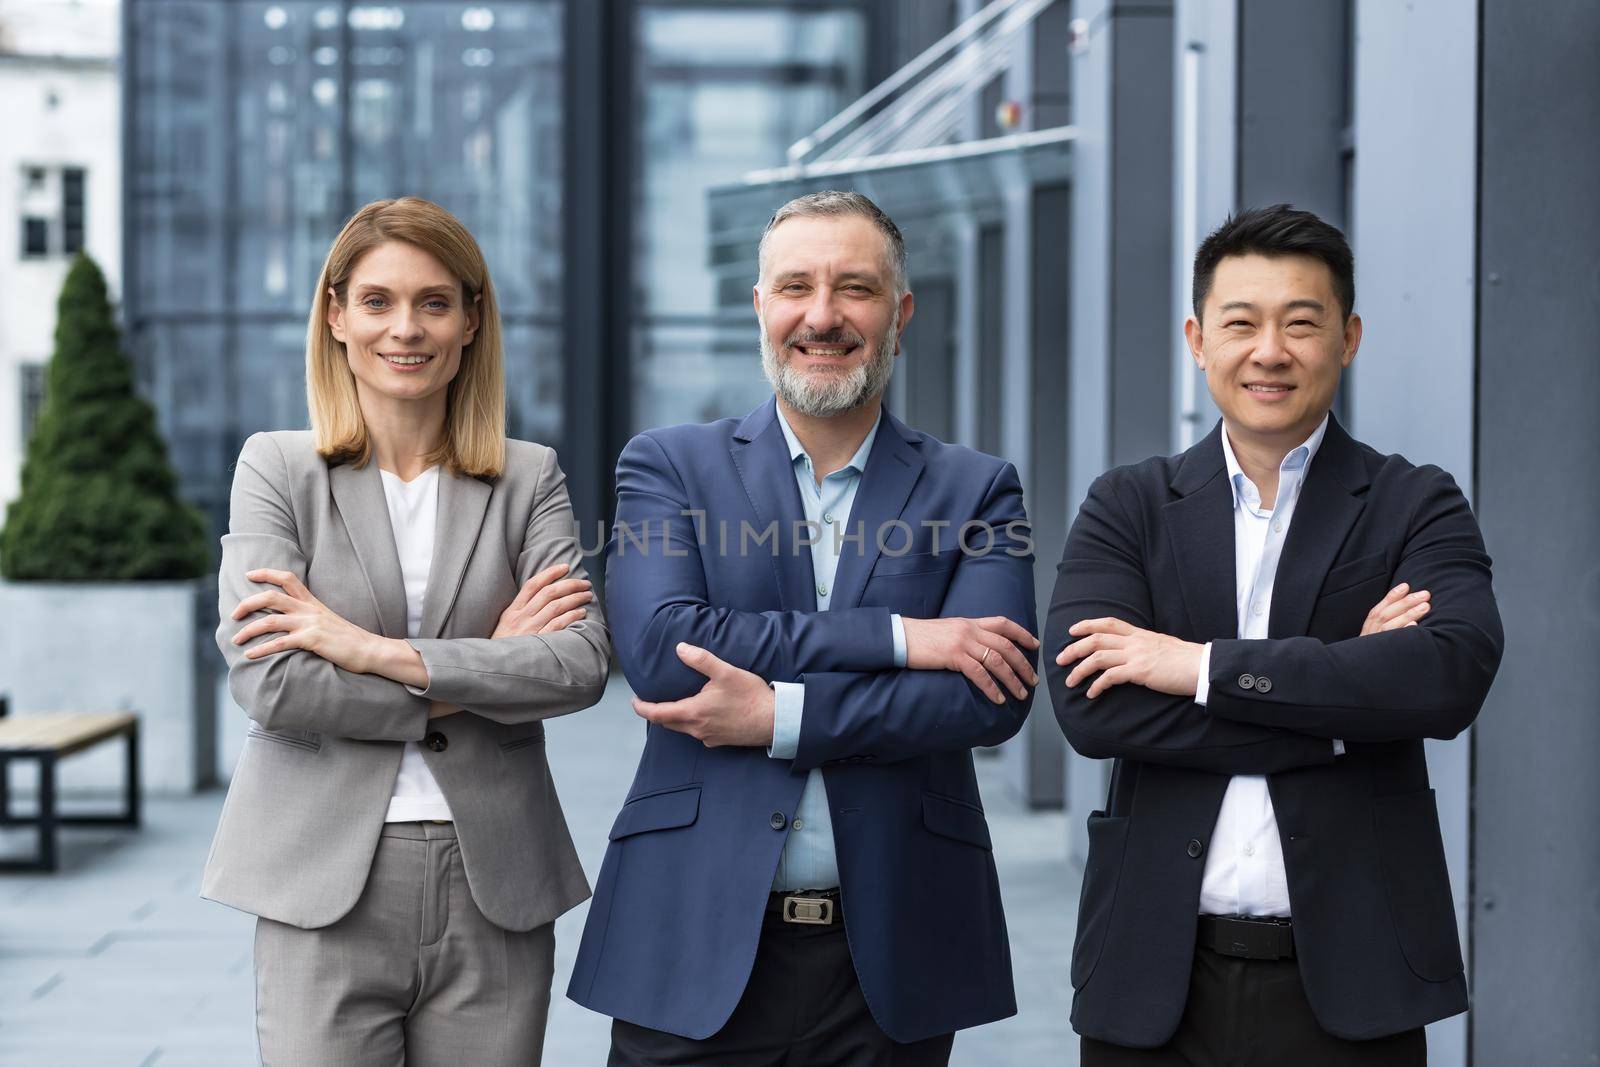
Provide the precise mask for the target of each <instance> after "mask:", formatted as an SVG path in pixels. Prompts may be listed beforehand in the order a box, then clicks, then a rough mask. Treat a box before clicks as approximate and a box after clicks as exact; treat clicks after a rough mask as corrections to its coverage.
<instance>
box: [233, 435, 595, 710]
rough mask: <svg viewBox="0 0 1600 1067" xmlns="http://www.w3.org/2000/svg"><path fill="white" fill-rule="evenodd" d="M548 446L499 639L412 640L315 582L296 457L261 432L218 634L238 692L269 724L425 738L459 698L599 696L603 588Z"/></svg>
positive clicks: (526, 706) (240, 479)
mask: <svg viewBox="0 0 1600 1067" xmlns="http://www.w3.org/2000/svg"><path fill="white" fill-rule="evenodd" d="M546 456H547V458H546V469H545V470H544V471H543V472H541V474H540V478H539V481H540V487H539V493H538V503H537V504H536V505H535V507H534V509H533V513H532V514H531V515H530V516H529V519H528V525H527V528H526V530H525V532H524V537H523V544H522V546H521V551H520V554H519V556H518V559H517V570H518V576H519V578H522V579H524V581H523V585H522V587H521V589H520V590H519V592H518V594H517V596H516V597H515V598H514V599H513V600H512V601H511V603H509V604H508V605H507V606H506V607H505V609H504V610H503V611H502V613H501V615H500V618H499V620H498V622H497V624H496V627H495V630H494V631H493V633H492V634H491V635H490V638H491V639H473V638H454V639H442V640H429V641H421V640H418V641H412V642H408V641H403V640H398V639H393V638H385V637H382V636H381V635H378V634H374V633H371V632H369V631H367V630H364V629H362V628H361V627H359V626H356V625H355V624H354V623H351V622H350V621H348V620H346V619H344V618H342V617H340V616H339V615H338V614H336V613H335V612H333V611H332V610H330V609H329V608H328V607H327V606H326V605H325V604H323V603H322V601H321V600H320V599H318V598H317V597H316V596H315V595H314V594H313V593H312V591H311V590H310V589H308V588H307V587H306V584H305V579H306V574H307V568H308V562H309V561H308V560H307V558H306V556H305V554H304V552H303V551H302V550H301V548H300V540H299V536H298V532H297V529H296V526H295V521H294V516H293V512H292V509H291V508H290V506H289V504H288V501H287V499H286V498H285V495H284V493H283V491H282V490H281V489H280V488H279V487H280V486H286V485H287V484H288V479H289V474H288V470H287V465H286V463H285V460H284V458H283V455H282V453H281V452H280V451H279V450H278V446H277V445H276V443H274V442H273V441H272V440H271V439H270V438H268V437H266V436H263V435H258V436H256V437H253V438H251V439H250V441H248V442H246V444H245V448H244V450H243V452H242V453H241V454H240V457H239V463H238V468H237V471H236V474H235V476H234V482H233V492H232V498H231V504H230V518H229V532H228V534H227V536H225V537H224V538H223V539H222V565H221V568H220V572H219V577H218V599H219V607H220V614H221V617H222V619H221V624H220V625H219V626H218V628H217V645H218V647H219V648H221V649H222V653H223V656H224V658H225V659H226V660H227V663H228V686H229V689H230V691H231V692H232V693H233V697H234V699H235V700H236V701H238V703H239V705H240V706H241V707H242V708H244V709H245V711H246V712H247V713H248V714H249V715H250V717H251V718H253V719H255V720H256V721H257V722H258V723H260V724H261V725H262V726H263V727H266V728H267V729H285V728H287V729H299V730H312V731H316V732H318V733H324V734H329V735H331V736H336V737H348V738H355V739H359V740H388V741H408V740H420V739H421V738H422V736H423V734H424V733H425V732H426V730H427V723H428V720H429V719H430V718H437V717H440V716H443V715H450V714H456V713H458V712H460V711H461V710H463V709H465V710H469V711H471V712H473V713H474V714H477V715H481V716H483V717H485V718H490V719H494V720H495V721H498V722H502V723H515V722H523V721H532V720H534V719H541V718H546V717H548V716H551V715H558V714H562V713H564V712H568V711H576V710H577V709H579V708H582V707H587V706H588V705H589V704H592V703H593V702H594V701H595V700H596V699H598V698H599V694H600V692H601V690H602V689H603V688H604V685H605V677H606V668H607V663H608V659H609V653H610V646H609V642H608V639H607V636H606V631H605V627H604V624H603V622H602V621H601V620H600V619H599V618H598V615H597V616H596V618H595V619H593V620H589V621H585V618H586V615H587V613H588V610H589V606H590V602H591V600H592V597H593V595H592V593H591V592H590V591H589V588H588V586H589V583H588V582H587V580H586V579H585V578H584V577H583V571H582V562H581V558H580V556H579V553H578V550H577V547H576V544H575V542H574V540H573V537H572V533H571V531H572V525H571V510H570V505H569V504H568V502H567V492H566V486H565V482H564V479H563V477H562V475H561V472H560V469H559V468H558V467H557V466H556V464H555V459H554V455H553V454H551V453H547V454H546ZM568 574H571V575H572V577H567V575H568ZM357 580H361V579H359V578H357ZM578 623H582V625H576V624H578Z"/></svg>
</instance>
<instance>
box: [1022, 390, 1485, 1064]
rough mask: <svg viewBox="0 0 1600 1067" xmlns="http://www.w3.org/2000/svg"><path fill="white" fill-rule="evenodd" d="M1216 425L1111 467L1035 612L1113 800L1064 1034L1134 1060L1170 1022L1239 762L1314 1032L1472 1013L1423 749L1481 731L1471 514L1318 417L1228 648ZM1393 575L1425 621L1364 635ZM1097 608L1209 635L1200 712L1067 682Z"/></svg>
mask: <svg viewBox="0 0 1600 1067" xmlns="http://www.w3.org/2000/svg"><path fill="white" fill-rule="evenodd" d="M1221 434H1222V430H1221V427H1220V424H1219V426H1218V428H1217V429H1215V430H1213V431H1212V432H1211V433H1210V434H1209V435H1207V437H1206V438H1205V440H1203V441H1201V442H1200V443H1199V444H1197V445H1195V446H1194V447H1193V448H1191V449H1189V450H1188V451H1187V452H1185V453H1183V454H1182V455H1179V456H1172V457H1158V458H1155V459H1149V460H1146V461H1144V462H1143V463H1139V464H1136V465H1134V466H1130V467H1119V468H1117V469H1116V470H1113V471H1110V472H1108V473H1107V474H1105V475H1102V476H1101V477H1100V478H1099V479H1097V480H1096V481H1095V483H1094V485H1092V486H1091V487H1090V489H1089V495H1088V498H1087V499H1086V500H1085V501H1084V502H1083V506H1082V507H1081V508H1080V509H1079V511H1078V518H1077V520H1076V521H1075V522H1074V523H1073V525H1072V531H1071V533H1070V534H1069V535H1068V538H1067V545H1066V550H1065V552H1064V554H1063V556H1062V560H1061V568H1060V572H1059V575H1058V578H1057V581H1056V588H1055V595H1054V597H1053V598H1052V602H1051V605H1050V617H1049V620H1048V622H1046V624H1045V639H1044V652H1045V655H1046V657H1047V658H1046V660H1045V663H1046V670H1045V675H1046V678H1047V679H1048V682H1049V685H1050V696H1051V698H1052V699H1053V701H1054V702H1055V710H1056V717H1057V719H1058V720H1059V721H1060V724H1061V728H1062V730H1063V731H1065V733H1066V736H1067V740H1069V741H1070V742H1071V743H1072V746H1073V747H1074V748H1076V749H1077V750H1078V751H1079V752H1081V753H1082V754H1084V755H1085V756H1090V757H1093V758H1097V759H1113V760H1115V761H1116V763H1115V766H1114V769H1113V771H1112V775H1111V785H1110V790H1109V795H1108V797H1107V799H1106V807H1105V810H1103V811H1096V812H1093V813H1092V814H1090V815H1089V819H1088V840H1089V856H1088V862H1087V864H1086V866H1085V870H1084V880H1083V889H1082V896H1081V903H1080V904H1079V905H1078V937H1077V943H1076V945H1075V947H1074V949H1073V953H1072V986H1073V989H1074V990H1075V991H1076V995H1075V996H1074V998H1073V1005H1072V1024H1073V1026H1074V1028H1076V1029H1077V1031H1078V1033H1080V1034H1083V1035H1085V1036H1088V1037H1093V1038H1098V1039H1099V1040H1102V1041H1109V1042H1112V1043H1114V1044H1119V1045H1129V1046H1134V1047H1141V1048H1148V1047H1153V1046H1157V1045H1160V1044H1162V1043H1163V1042H1165V1041H1167V1040H1168V1039H1169V1038H1170V1037H1171V1036H1172V1034H1173V1032H1174V1031H1175V1030H1176V1029H1177V1027H1178V1023H1179V1020H1180V1019H1181V1018H1182V1015H1183V1009H1184V1004H1185V1002H1186V999H1187V994H1188V988H1189V974H1190V968H1191V964H1192V962H1193V959H1194V951H1195V916H1196V913H1197V912H1198V910H1199V900H1200V882H1201V876H1202V874H1203V873H1204V870H1205V858H1204V857H1205V850H1206V849H1207V848H1209V847H1210V844H1211V832H1212V830H1213V828H1214V827H1215V825H1216V821H1217V812H1218V811H1219V810H1220V808H1221V806H1222V797H1223V793H1224V792H1225V791H1226V790H1227V788H1228V780H1229V778H1230V777H1231V776H1233V775H1236V774H1263V775H1266V776H1267V786H1268V789H1269V790H1270V791H1271V794H1272V807H1273V810H1274V812H1275V813H1276V815H1277V820H1278V833H1279V836H1280V837H1281V838H1282V840H1283V860H1284V866H1285V869H1286V872H1287V875H1288V881H1289V900H1290V903H1291V905H1292V907H1293V910H1294V940H1295V956H1296V962H1297V963H1298V965H1299V969H1300V977H1301V979H1302V980H1303V982H1304V984H1305V993H1306V999H1307V1000H1308V1001H1309V1002H1310V1004H1311V1010H1312V1012H1313V1013H1314V1014H1315V1015H1316V1018H1317V1022H1318V1023H1319V1024H1320V1025H1321V1026H1322V1028H1323V1029H1324V1030H1326V1031H1328V1032H1329V1033H1331V1034H1334V1035H1336V1036H1338V1037H1342V1038H1348V1039H1353V1040H1362V1039H1368V1038H1376V1037H1383V1036H1385V1035H1388V1034H1394V1033H1399V1032H1400V1031H1403V1030H1410V1029H1412V1028H1414V1027H1418V1026H1422V1025H1424V1024H1426V1023H1430V1022H1433V1021H1434V1020H1436V1019H1442V1018H1445V1017H1446V1016H1450V1015H1454V1014H1456V1013H1458V1012H1462V1011H1465V1010H1466V1009H1467V985H1466V979H1465V976H1464V974H1463V968H1462V960H1461V950H1460V946H1459V944H1458V942H1457V939H1456V919H1455V908H1454V907H1453V905H1452V902H1451V897H1450V880H1449V874H1448V872H1447V870H1446V867H1445V854H1444V845H1443V840H1442V837H1441V835H1440V830H1439V818H1438V813H1437V810H1436V807H1435V804H1434V796H1433V790H1432V789H1431V788H1429V785H1428V765H1427V760H1426V758H1425V756H1424V753H1423V743H1422V742H1423V738H1427V737H1435V738H1441V739H1443V738H1451V737H1454V736H1455V735H1456V734H1458V733H1460V732H1461V731H1462V730H1464V729H1466V728H1467V726H1468V725H1470V724H1471V723H1472V720H1473V719H1474V718H1475V717H1476V716H1477V714H1478V709H1479V708H1481V707H1482V706H1483V702H1484V698H1485V697H1486V696H1487V694H1488V692H1489V685H1490V683H1491V682H1492V681H1493V680H1494V676H1495V671H1496V669H1497V668H1498V666H1499V663H1500V655H1501V652H1502V650H1503V648H1504V643H1505V642H1504V635H1503V633H1502V631H1501V627H1500V616H1499V613H1498V611H1497V610H1496V608H1495V601H1494V590H1493V588H1492V585H1491V581H1490V570H1489V556H1488V554H1487V553H1486V552H1485V551H1484V546H1483V538H1482V537H1481V536H1480V535H1479V533H1478V524H1477V522H1476V521H1475V520H1474V519H1473V517H1472V509H1471V508H1470V507H1469V506H1468V505H1467V501H1466V498H1465V497H1463V496H1462V494H1461V490H1460V489H1458V488H1457V487H1456V483H1455V481H1454V480H1452V479H1451V477H1450V476H1449V475H1448V474H1446V473H1445V472H1444V471H1442V470H1440V469H1439V468H1438V467H1431V466H1426V467H1416V466H1413V465H1412V464H1410V463H1408V462H1406V460H1405V459H1403V458H1401V457H1400V456H1386V455H1381V454H1380V453H1378V452H1376V451H1374V450H1373V449H1371V448H1369V447H1367V446H1366V445H1364V444H1361V443H1360V442H1358V441H1355V440H1354V439H1352V438H1351V437H1350V435H1349V434H1348V433H1346V432H1345V431H1344V429H1343V428H1342V427H1341V426H1340V425H1339V423H1338V421H1337V420H1335V421H1332V422H1330V423H1329V425H1328V432H1327V436H1326V437H1324V438H1323V442H1322V447H1321V448H1320V449H1319V450H1318V452H1317V454H1316V456H1315V457H1314V458H1313V459H1312V461H1311V467H1310V469H1309V470H1308V471H1307V472H1306V481H1305V485H1304V486H1303V487H1302V489H1301V490H1300V500H1299V503H1298V504H1297V505H1296V506H1295V513H1294V523H1293V525H1291V526H1290V528H1289V534H1288V538H1287V540H1286V542H1285V544H1284V549H1283V557H1282V559H1281V560H1280V562H1279V564H1278V573H1277V580H1276V583H1275V584H1274V587H1273V592H1272V611H1271V615H1270V617H1269V622H1268V633H1269V638H1268V639H1266V640H1250V641H1245V640H1239V639H1238V633H1239V622H1238V613H1237V607H1236V600H1235V594H1236V590H1235V581H1234V543H1233V542H1234V531H1233V495H1232V491H1231V490H1230V489H1229V486H1228V475H1227V469H1226V463H1225V461H1224V458H1223V452H1222V436H1221ZM1400 582H1409V583H1410V584H1411V587H1412V588H1413V589H1427V590H1429V591H1430V592H1431V593H1432V594H1433V599H1432V610H1431V611H1430V613H1429V614H1428V615H1427V616H1426V617H1425V618H1424V619H1423V620H1422V623H1421V625H1419V626H1414V627H1411V628H1408V629H1403V630H1393V631H1390V632H1387V633H1381V634H1373V635H1371V636H1368V637H1360V636H1359V634H1360V633H1361V625H1362V622H1363V620H1364V619H1365V617H1366V614H1367V612H1368V610H1370V609H1371V607H1372V605H1374V604H1376V603H1377V602H1378V601H1379V600H1380V599H1381V598H1382V597H1383V595H1384V593H1385V592H1387V591H1388V590H1389V589H1391V588H1393V587H1394V586H1395V585H1396V584H1398V583H1400ZM1106 615H1115V616H1117V617H1119V618H1121V619H1123V620H1125V621H1127V622H1130V623H1132V624H1133V625H1135V626H1140V627H1146V628H1151V629H1155V630H1158V631H1160V632H1161V633H1166V634H1172V635H1174V636H1177V637H1181V638H1183V639H1184V640H1187V641H1200V642H1204V641H1211V642H1214V643H1213V644H1212V646H1211V672H1210V676H1209V681H1210V684H1211V694H1210V698H1209V700H1208V702H1207V704H1206V705H1205V706H1204V707H1201V706H1200V705H1198V704H1196V703H1195V702H1194V699H1193V698H1192V697H1187V696H1167V695H1165V694H1162V693H1157V692H1154V691H1153V690H1150V689H1146V688H1144V687H1142V686H1137V685H1120V686H1116V687H1114V688H1112V689H1110V690H1108V691H1107V692H1105V693H1103V694H1101V695H1100V696H1099V697H1097V698H1096V699H1094V700H1089V699H1088V698H1087V696H1086V695H1085V694H1086V692H1087V689H1088V686H1087V684H1083V685H1079V686H1077V687H1075V688H1073V689H1068V688H1067V687H1066V675H1067V674H1068V670H1067V669H1066V668H1062V667H1057V666H1056V665H1055V656H1056V654H1057V653H1059V652H1060V651H1061V649H1062V648H1063V647H1064V646H1065V645H1067V644H1068V643H1069V642H1070V641H1071V640H1072V638H1071V636H1070V635H1069V634H1068V632H1067V631H1068V629H1069V627H1071V626H1072V624H1073V623H1075V622H1078V621H1079V620H1081V619H1089V618H1099V617H1101V616H1106ZM1334 738H1340V739H1342V740H1343V741H1344V742H1345V749H1346V751H1345V754H1344V755H1342V756H1338V757H1335V756H1334V750H1333V739H1334Z"/></svg>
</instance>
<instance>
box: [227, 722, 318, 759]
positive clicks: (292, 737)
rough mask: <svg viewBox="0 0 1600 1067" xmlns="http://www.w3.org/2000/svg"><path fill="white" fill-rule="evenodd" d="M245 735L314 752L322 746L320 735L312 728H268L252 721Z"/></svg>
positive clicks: (249, 737)
mask: <svg viewBox="0 0 1600 1067" xmlns="http://www.w3.org/2000/svg"><path fill="white" fill-rule="evenodd" d="M245 737H246V738H247V739H251V740H255V741H271V742H273V743H274V744H279V745H288V746H289V747H291V748H303V749H305V750H306V751H308V752H316V751H318V750H320V749H321V748H322V735H321V734H319V733H317V732H315V731H314V730H268V729H265V728H263V727H262V726H261V724H260V723H256V722H252V723H251V724H250V729H249V730H247V731H245Z"/></svg>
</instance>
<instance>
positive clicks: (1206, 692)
mask: <svg viewBox="0 0 1600 1067" xmlns="http://www.w3.org/2000/svg"><path fill="white" fill-rule="evenodd" d="M1210 697H1211V642H1210V641H1207V642H1206V647H1205V648H1204V650H1202V651H1201V653H1200V677H1198V678H1196V679H1195V680H1194V702H1195V703H1196V704H1199V705H1200V706H1201V707H1202V708H1203V707H1205V706H1206V701H1207V700H1208V699H1209V698H1210Z"/></svg>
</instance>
